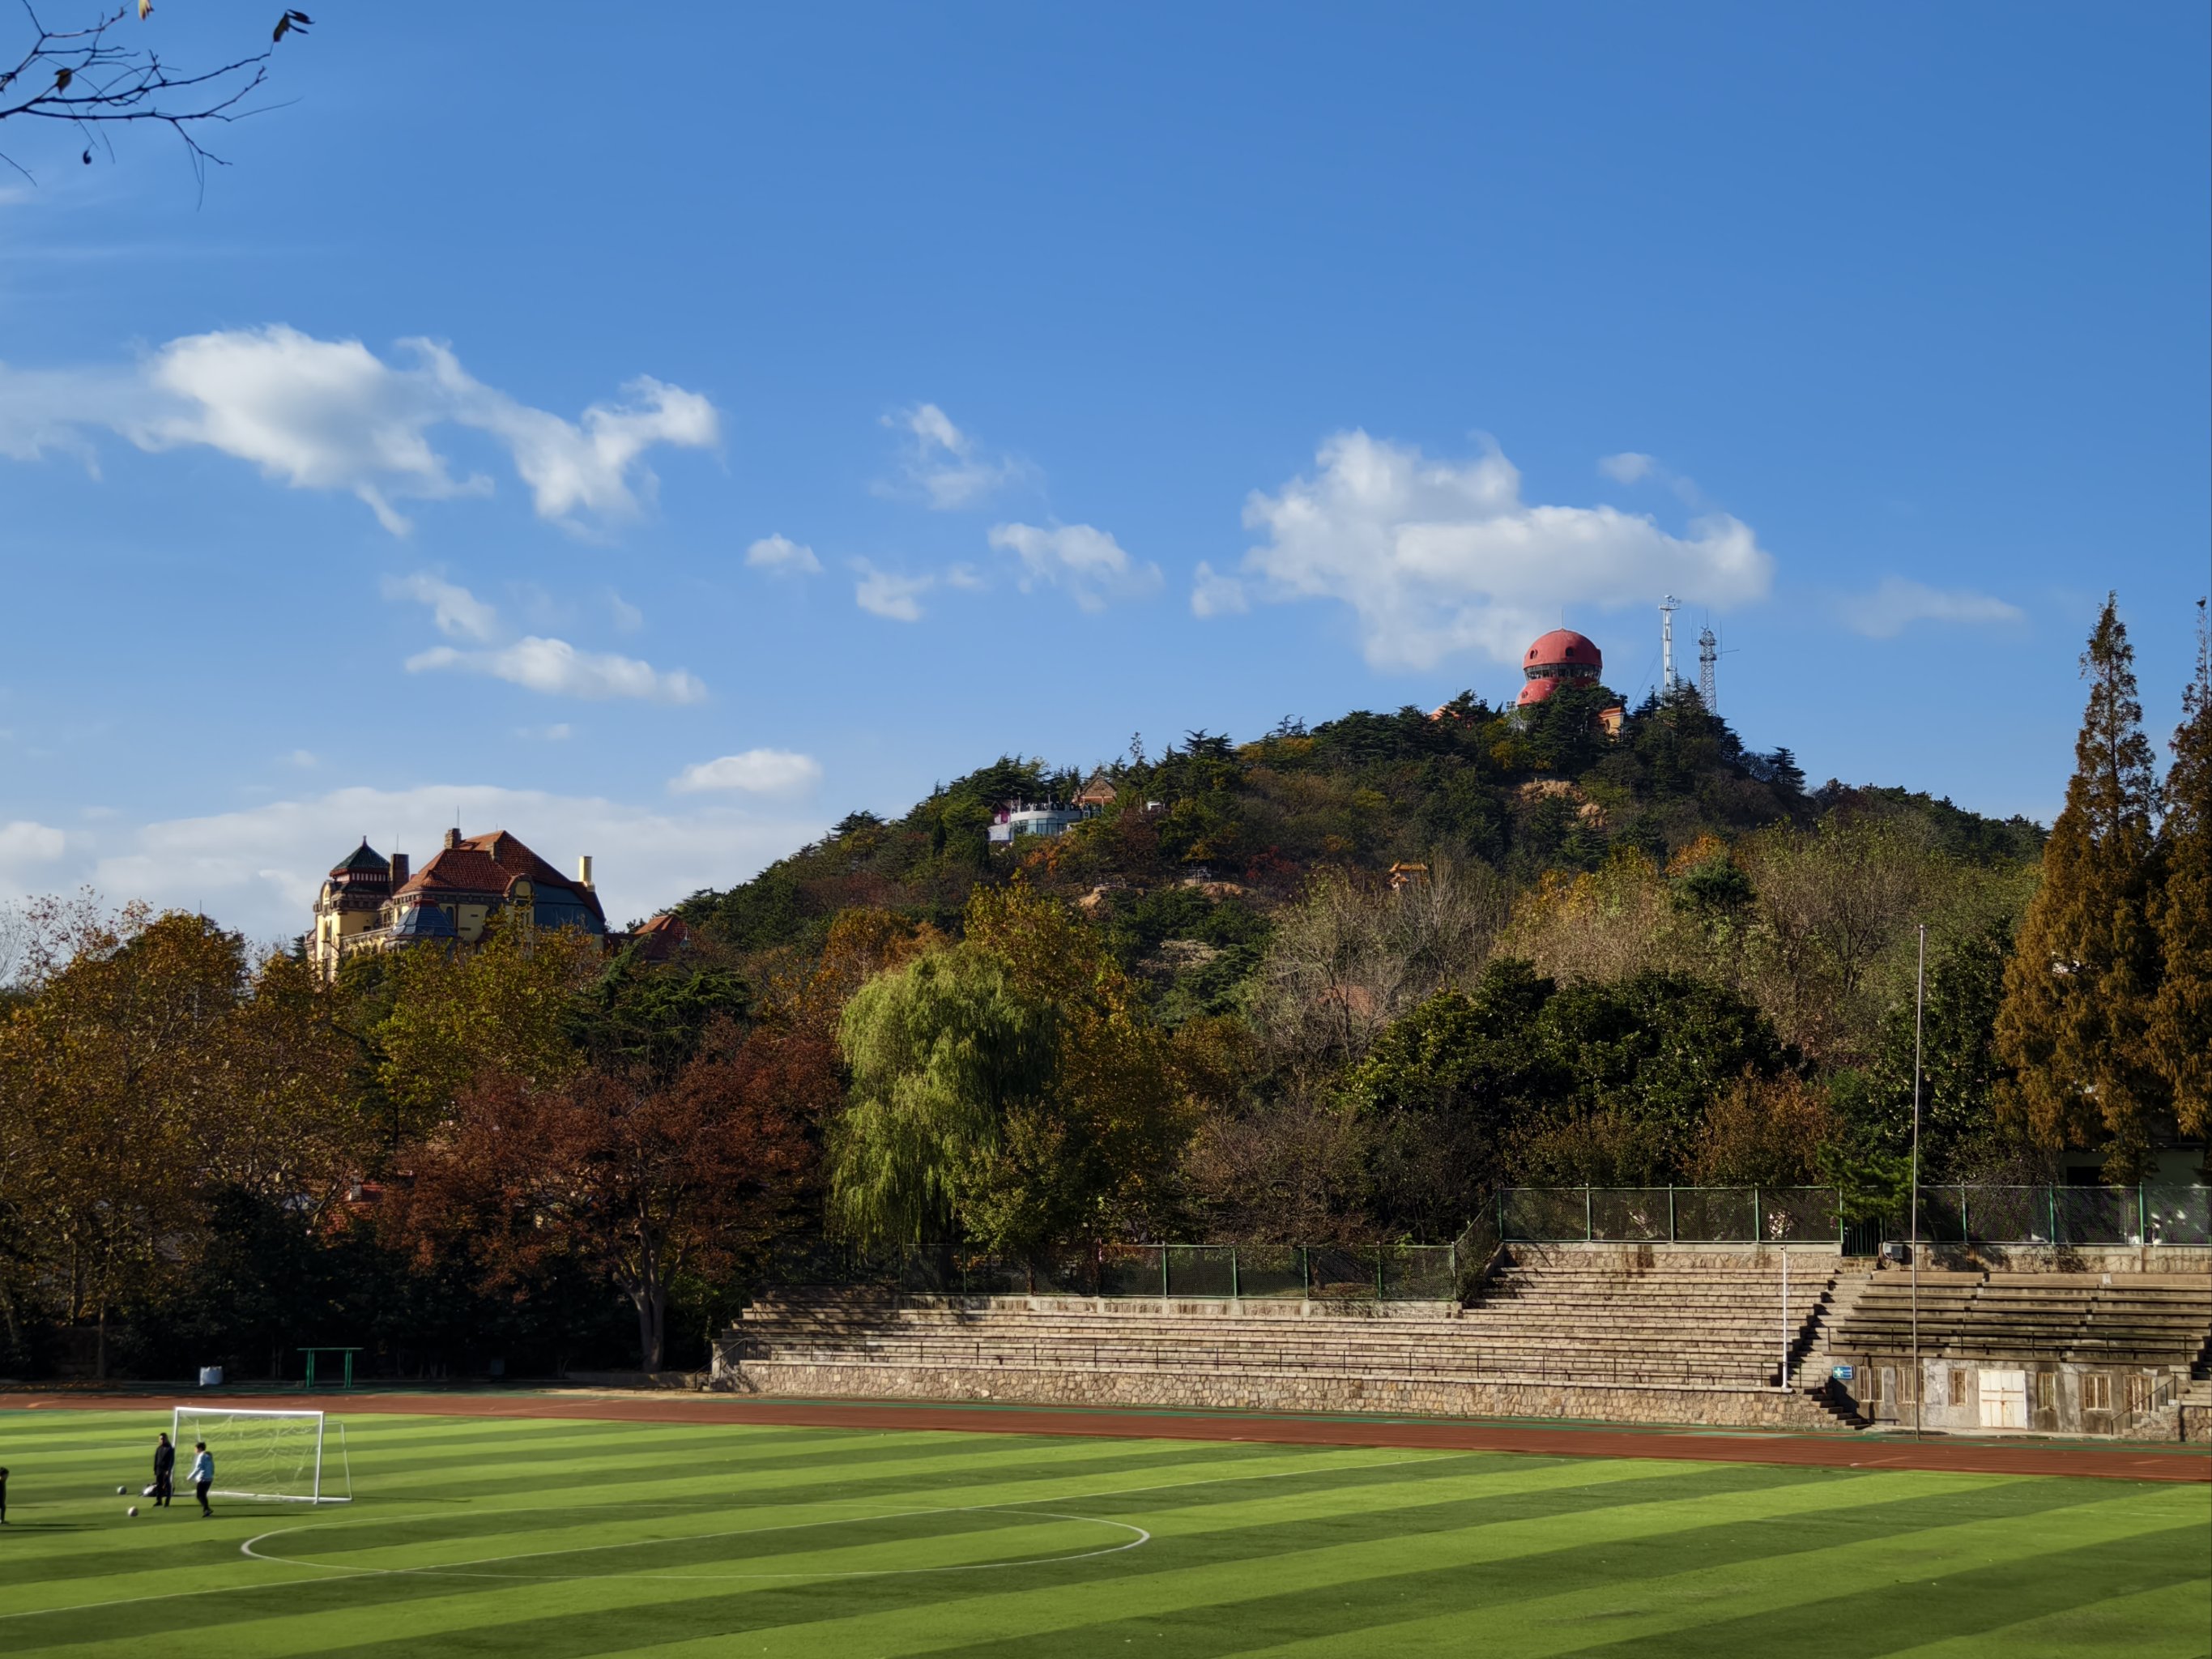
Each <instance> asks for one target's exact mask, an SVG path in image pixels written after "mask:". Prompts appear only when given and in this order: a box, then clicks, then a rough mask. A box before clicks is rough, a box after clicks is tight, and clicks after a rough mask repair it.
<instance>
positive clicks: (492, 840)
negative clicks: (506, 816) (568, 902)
mask: <svg viewBox="0 0 2212 1659" xmlns="http://www.w3.org/2000/svg"><path fill="white" fill-rule="evenodd" d="M521 877H526V878H529V881H530V883H531V884H532V886H533V887H536V888H539V889H544V888H553V889H556V890H559V891H561V892H564V893H573V894H574V895H575V896H576V897H577V899H578V900H579V901H580V902H582V904H583V905H584V907H585V908H586V909H588V910H589V911H591V913H592V915H595V916H598V917H599V919H600V921H602V922H604V921H605V919H606V918H605V912H604V911H602V910H601V909H600V908H599V895H598V894H596V893H594V892H592V890H591V889H590V888H588V887H586V886H584V885H583V884H581V883H580V882H577V881H575V880H573V879H571V878H569V877H567V876H564V875H562V873H561V872H559V871H558V870H556V869H555V868H554V867H553V866H551V865H550V864H548V863H547V862H546V861H545V860H544V859H542V858H540V857H538V854H535V853H533V852H532V851H531V850H530V849H529V848H527V847H526V846H524V845H523V844H522V842H521V841H520V839H519V838H517V837H516V836H512V835H509V834H508V833H507V831H506V830H504V829H495V830H494V831H492V833H491V834H489V835H488V836H470V837H469V838H468V839H467V840H466V841H464V842H461V843H460V845H459V846H458V847H446V848H440V849H439V850H438V851H437V852H435V853H434V854H431V856H430V858H429V860H428V861H427V862H426V863H425V864H424V865H423V866H422V868H421V869H420V870H417V871H416V872H415V873H414V875H413V876H412V877H410V878H409V879H408V882H407V884H406V885H405V886H404V887H402V888H401V889H400V890H399V892H400V893H403V894H404V893H424V894H437V895H440V896H447V897H453V896H461V895H480V896H483V897H484V898H486V899H488V900H500V899H504V898H505V897H506V896H507V891H508V890H509V889H510V888H511V887H512V886H513V884H514V882H515V880H516V879H517V878H521ZM395 896H396V895H395Z"/></svg>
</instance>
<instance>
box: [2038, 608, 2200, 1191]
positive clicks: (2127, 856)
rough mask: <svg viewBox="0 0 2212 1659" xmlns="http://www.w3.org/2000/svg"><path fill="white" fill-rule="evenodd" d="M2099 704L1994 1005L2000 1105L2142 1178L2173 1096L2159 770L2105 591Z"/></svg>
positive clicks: (2098, 634)
mask: <svg viewBox="0 0 2212 1659" xmlns="http://www.w3.org/2000/svg"><path fill="white" fill-rule="evenodd" d="M2081 673H2082V677H2083V678H2085V679H2087V681H2088V682H2089V703H2088V708H2087V711H2086V712H2085V713H2084V714H2083V716H2082V720H2081V736H2080V737H2079V738H2076V739H2075V744H2074V761H2075V769H2074V776H2073V778H2072V779H2071V781H2069V782H2068V784H2067V786H2066V805H2065V809H2064V810H2063V811H2061V812H2060V813H2059V815H2058V821H2057V823H2055V824H2053V825H2052V826H2051V840H2050V842H2049V844H2048V845H2047V846H2046V847H2045V848H2044V854H2043V883H2042V885H2041V886H2040V887H2039V889H2038V890H2037V892H2036V895H2035V898H2034V900H2033V902H2032V903H2030V905H2029V906H2028V910H2027V916H2026V917H2025V918H2024V919H2023V921H2022V922H2021V930H2020V943H2019V948H2018V949H2017V950H2016V951H2015V953H2014V956H2013V959H2012V961H2011V962H2010V963H2008V965H2007V967H2006V969H2005V995H2004V1004H2003V1006H2002V1008H2000V1009H1999V1010H1998V1012H1997V1023H1996V1040H1997V1054H1998V1058H1999V1059H2000V1060H2002V1061H2003V1062H2004V1063H2005V1064H2006V1065H2007V1066H2010V1067H2012V1068H2013V1070H2014V1072H2015V1077H2014V1078H2013V1079H2008V1080H2007V1082H2006V1084H2005V1085H2003V1087H2002V1089H2001V1091H2000V1092H1999V1096H1998V1109H1999V1112H2000V1113H2001V1114H2002V1115H2004V1116H2007V1117H2008V1118H2011V1119H2013V1120H2014V1121H2019V1122H2024V1124H2025V1127H2027V1131H2028V1133H2030V1134H2031V1135H2032V1136H2033V1138H2034V1139H2036V1140H2037V1141H2039V1142H2040V1143H2041V1144H2042V1145H2044V1146H2049V1147H2053V1148H2056V1147H2059V1146H2093V1145H2095V1144H2097V1142H2098V1141H2099V1140H2100V1139H2101V1140H2103V1141H2104V1142H2105V1144H2106V1145H2105V1150H2106V1154H2107V1156H2106V1166H2105V1174H2106V1179H2107V1180H2111V1181H2117V1182H2128V1181H2134V1180H2138V1179H2140V1178H2141V1176H2142V1172H2143V1170H2144V1169H2145V1167H2146V1165H2147V1164H2148V1155H2149V1151H2150V1130H2151V1127H2152V1124H2153V1122H2154V1121H2155V1119H2156V1117H2157V1116H2158V1115H2160V1112H2161V1110H2162V1109H2163V1107H2164V1105H2165V1103H2166V1098H2167V1095H2168V1091H2167V1088H2166V1080H2165V1079H2164V1078H2163V1077H2161V1076H2160V1074H2159V1073H2158V1071H2157V1070H2156V1069H2155V1068H2154V1066H2152V1065H2151V1064H2150V1063H2149V1048H2148V1041H2147V1035H2146V1030H2147V1027H2148V1024H2149V1021H2150V1015H2151V1008H2152V1002H2153V999H2154V997H2155V995H2156V994H2157V990H2158V982H2159V949H2158V935H2157V931H2156V929H2155V928H2154V926H2153V925H2152V921H2151V905H2152V902H2153V900H2154V897H2155V896H2156V889H2157V884H2156V880H2155V875H2156V870H2155V864H2156V860H2157V855H2158V848H2157V845H2156V842H2155V838H2154V827H2153V826H2154V816H2155V812H2156V808H2157V777H2156V774H2155V773H2154V771H2153V769H2152V766H2151V749H2150V742H2149V740H2148V738H2145V737H2144V736H2143V732H2142V704H2141V703H2140V702H2138V701H2137V700H2136V676H2135V648H2134V647H2132V646H2130V644H2129V643H2128V633H2127V629H2126V627H2125V626H2124V624H2123V623H2121V621H2120V618H2119V609H2118V600H2117V599H2116V597H2115V596H2113V595H2111V594H2107V595H2106V599H2105V608H2104V611H2103V614H2101V615H2100V617H2098V619H2097V628H2096V631H2095V632H2094V633H2093V634H2092V635H2090V636H2089V648H2088V650H2087V651H2086V652H2085V653H2083V654H2082V657H2081Z"/></svg>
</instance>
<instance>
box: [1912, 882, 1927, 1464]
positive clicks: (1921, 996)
mask: <svg viewBox="0 0 2212 1659" xmlns="http://www.w3.org/2000/svg"><path fill="white" fill-rule="evenodd" d="M1927 1006H1928V925H1927V923H1925V922H1923V923H1922V924H1921V925H1920V955H1919V959H1918V961H1917V963H1915V964H1914V967H1913V970H1912V1243H1911V1247H1910V1248H1911V1272H1912V1437H1913V1438H1914V1439H1915V1440H1917V1439H1918V1438H1920V1396H1921V1395H1922V1393H1923V1392H1924V1390H1923V1388H1922V1386H1921V1384H1922V1382H1923V1378H1922V1377H1921V1375H1920V1055H1921V1041H1922V1033H1923V1030H1924V1029H1925V1020H1926V1009H1927Z"/></svg>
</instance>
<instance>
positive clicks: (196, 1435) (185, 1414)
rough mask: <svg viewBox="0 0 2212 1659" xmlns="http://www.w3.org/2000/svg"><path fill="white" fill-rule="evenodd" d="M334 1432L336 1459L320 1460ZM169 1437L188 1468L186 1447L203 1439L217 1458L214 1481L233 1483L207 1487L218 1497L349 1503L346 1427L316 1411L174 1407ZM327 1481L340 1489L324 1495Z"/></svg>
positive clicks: (350, 1478) (350, 1475) (350, 1477)
mask: <svg viewBox="0 0 2212 1659" xmlns="http://www.w3.org/2000/svg"><path fill="white" fill-rule="evenodd" d="M331 1429H335V1430H336V1431H337V1444H336V1446H335V1450H336V1452H337V1460H336V1462H335V1465H334V1466H331V1465H328V1464H326V1462H325V1453H326V1451H328V1450H330V1449H332V1448H331V1445H330V1442H329V1437H328V1431H330V1430H331ZM169 1439H170V1443H172V1444H173V1445H174V1446H175V1447H176V1449H177V1455H178V1457H179V1460H180V1461H182V1462H183V1463H184V1466H185V1468H187V1469H189V1468H191V1459H190V1454H189V1453H188V1451H187V1450H186V1448H188V1447H190V1446H192V1445H193V1444H195V1443H197V1442H199V1441H202V1440H204V1441H206V1442H207V1444H208V1450H209V1452H210V1454H211V1455H213V1456H214V1458H215V1468H216V1480H217V1481H219V1482H222V1481H225V1478H226V1477H231V1478H232V1482H233V1483H226V1484H222V1485H217V1486H210V1487H209V1489H208V1492H209V1495H210V1497H215V1498H248V1499H252V1500H254V1501H258V1502H263V1503H282V1504H350V1503H351V1502H352V1501H353V1468H352V1461H351V1459H350V1458H349V1457H348V1456H347V1455H346V1443H345V1425H344V1424H343V1423H334V1422H331V1421H330V1420H329V1419H327V1418H326V1417H325V1413H321V1412H316V1411H258V1410H255V1409H252V1408H251V1407H228V1406H178V1407H173V1408H172V1410H171V1412H170V1413H169ZM326 1478H327V1479H328V1480H329V1482H330V1484H331V1485H332V1486H343V1491H342V1492H341V1491H326V1490H325V1480H326Z"/></svg>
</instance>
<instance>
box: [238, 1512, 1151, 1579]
mask: <svg viewBox="0 0 2212 1659" xmlns="http://www.w3.org/2000/svg"><path fill="white" fill-rule="evenodd" d="M986 1514H990V1515H1030V1516H1038V1517H1039V1518H1041V1519H1044V1520H1049V1521H1076V1522H1082V1523H1084V1524H1085V1525H1087V1526H1094V1527H1114V1528H1118V1529H1120V1530H1121V1531H1122V1532H1133V1533H1134V1534H1137V1535H1136V1536H1135V1537H1134V1538H1133V1539H1131V1540H1130V1541H1128V1542H1127V1543H1126V1544H1115V1545H1113V1546H1111V1547H1108V1548H1106V1549H1103V1550H1081V1551H1079V1552H1077V1553H1075V1554H1073V1555H1040V1556H1033V1557H1026V1558H1024V1559H1020V1560H1006V1561H972V1562H969V1563H966V1564H964V1565H958V1566H950V1567H872V1568H867V1569H865V1570H854V1571H843V1572H826V1571H825V1572H625V1573H623V1574H621V1575H620V1576H621V1577H623V1578H625V1579H629V1578H647V1579H656V1578H658V1579H674V1580H677V1581H678V1582H682V1583H695V1582H697V1581H699V1580H702V1579H724V1578H904V1577H910V1576H912V1575H914V1574H917V1573H927V1572H984V1571H989V1570H991V1569H992V1568H994V1567H1046V1566H1051V1565H1054V1563H1056V1562H1060V1561H1087V1560H1089V1559H1091V1557H1093V1556H1097V1555H1118V1554H1120V1553H1121V1552H1122V1551H1123V1550H1133V1549H1135V1548H1137V1547H1139V1545H1143V1544H1149V1543H1151V1542H1152V1534H1150V1533H1148V1532H1146V1530H1145V1529H1144V1528H1142V1527H1139V1526H1133V1525H1132V1524H1130V1523H1129V1522H1127V1521H1104V1520H1101V1519H1100V1518H1099V1517H1097V1516H1091V1515H1061V1514H1058V1513H1055V1512H1054V1511H1053V1510H1026V1509H1016V1508H1013V1507H1012V1506H1010V1505H1007V1504H959V1505H957V1506H948V1507H945V1508H941V1509H929V1510H884V1512H883V1513H881V1514H879V1515H848V1516H835V1517H833V1518H831V1519H829V1520H826V1521H794V1522H790V1523H789V1524H788V1525H786V1526H781V1527H732V1528H729V1529H728V1530H726V1531H723V1532H694V1533H686V1534H684V1535H683V1536H682V1537H680V1538H626V1539H623V1541H620V1542H618V1543H613V1544H579V1545H576V1546H574V1547H571V1548H568V1549H557V1550H523V1551H520V1552H519V1553H516V1554H513V1555H486V1556H479V1557H478V1558H477V1559H474V1560H472V1561H465V1562H463V1563H462V1564H461V1565H459V1566H455V1567H349V1566H346V1565H343V1564H342V1563H338V1562H331V1561H310V1560H306V1559H301V1558H300V1557H298V1556H286V1555H264V1554H262V1553H261V1552H260V1551H258V1550H257V1549H255V1548H254V1546H255V1545H256V1544H258V1543H260V1542H261V1541H262V1540H263V1539H268V1538H284V1537H289V1536H290V1535H291V1534H294V1533H300V1532H313V1531H318V1530H321V1529H324V1528H329V1527H334V1526H347V1525H354V1524H358V1523H357V1522H343V1521H326V1522H308V1523H307V1525H306V1526H301V1527H279V1528H277V1529H276V1531H274V1532H264V1533H263V1534H261V1535H260V1537H258V1538H249V1539H247V1540H246V1541H245V1542H244V1543H243V1544H240V1546H239V1553H240V1554H243V1555H249V1556H252V1558H253V1559H255V1560H257V1561H280V1562H283V1564H284V1565H288V1566H299V1567H315V1568H319V1569H320V1570H322V1571H326V1572H346V1573H354V1574H357V1575H359V1576H361V1577H370V1578H380V1577H387V1576H390V1575H393V1574H403V1573H404V1574H412V1575H414V1576H416V1577H424V1578H491V1579H497V1580H501V1581H503V1582H507V1583H516V1582H521V1583H528V1582H530V1581H532V1580H533V1579H536V1580H544V1581H549V1582H554V1583H566V1582H567V1581H568V1580H570V1579H573V1578H578V1577H586V1576H590V1577H598V1576H599V1575H596V1574H593V1575H584V1574H579V1573H573V1572H543V1573H532V1572H476V1571H471V1569H473V1568H476V1567H490V1566H497V1565H499V1564H500V1563H501V1562H502V1561H535V1560H540V1559H544V1558H545V1557H548V1556H556V1555H590V1554H593V1553H597V1552H599V1551H601V1550H634V1549H641V1548H643V1547H645V1546H647V1545H648V1544H690V1543H702V1542H704V1541H707V1540H708V1539H713V1538H758V1537H764V1536H766V1535H767V1534H770V1533H779V1532H805V1531H808V1530H810V1529H811V1528H817V1527H850V1526H865V1525H866V1524H867V1523H868V1522H871V1521H901V1520H905V1519H908V1518H909V1517H911V1516H927V1515H986Z"/></svg>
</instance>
